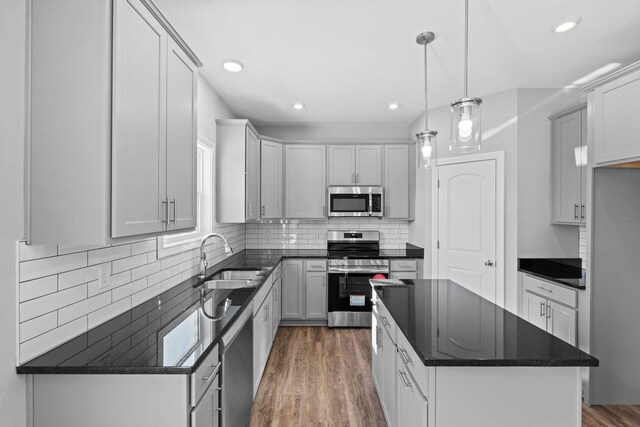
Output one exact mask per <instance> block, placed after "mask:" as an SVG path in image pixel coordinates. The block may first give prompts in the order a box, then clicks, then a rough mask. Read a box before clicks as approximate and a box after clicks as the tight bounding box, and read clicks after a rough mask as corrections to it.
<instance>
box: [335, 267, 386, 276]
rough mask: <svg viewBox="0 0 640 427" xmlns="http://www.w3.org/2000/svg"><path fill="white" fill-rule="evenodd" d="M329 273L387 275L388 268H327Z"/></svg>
mask: <svg viewBox="0 0 640 427" xmlns="http://www.w3.org/2000/svg"><path fill="white" fill-rule="evenodd" d="M328 271H329V273H373V274H376V273H386V274H389V269H388V268H343V267H329V268H328Z"/></svg>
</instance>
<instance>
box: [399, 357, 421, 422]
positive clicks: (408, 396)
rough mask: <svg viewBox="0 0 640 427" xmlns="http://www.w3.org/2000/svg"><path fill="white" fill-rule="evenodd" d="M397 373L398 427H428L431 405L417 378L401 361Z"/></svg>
mask: <svg viewBox="0 0 640 427" xmlns="http://www.w3.org/2000/svg"><path fill="white" fill-rule="evenodd" d="M396 373H397V374H396V375H397V378H396V380H397V381H396V383H397V392H398V401H397V403H398V405H397V416H398V426H402V427H427V425H428V423H429V419H428V411H429V405H428V403H427V400H426V399H425V398H424V397H423V396H422V394H421V393H420V390H419V389H418V385H417V382H416V380H415V378H413V377H412V376H411V373H410V371H409V370H408V369H407V368H406V366H404V364H403V363H402V362H401V361H399V362H398V369H397V370H396Z"/></svg>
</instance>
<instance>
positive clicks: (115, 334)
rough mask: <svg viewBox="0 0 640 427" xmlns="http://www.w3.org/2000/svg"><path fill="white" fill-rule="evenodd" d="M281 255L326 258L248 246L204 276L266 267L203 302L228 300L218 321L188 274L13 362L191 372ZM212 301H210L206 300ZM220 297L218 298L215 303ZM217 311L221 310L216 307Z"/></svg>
mask: <svg viewBox="0 0 640 427" xmlns="http://www.w3.org/2000/svg"><path fill="white" fill-rule="evenodd" d="M421 257H422V249H420V248H417V247H411V246H410V245H408V247H407V249H406V250H405V249H395V250H384V251H381V254H380V258H421ZM283 258H327V251H326V249H325V250H279V249H248V250H244V251H241V252H238V253H237V254H235V255H233V256H231V257H229V258H227V259H225V260H224V261H222V262H220V263H218V264H216V265H213V266H211V267H210V268H209V269H208V270H207V276H208V277H209V276H213V275H215V274H217V273H218V272H219V271H221V270H225V269H238V270H243V269H257V270H260V269H264V273H265V275H264V276H263V277H262V278H261V281H260V282H259V284H258V285H257V286H256V287H254V288H246V289H236V290H233V291H229V290H227V291H215V292H211V293H210V294H208V297H207V304H212V305H215V306H216V307H219V306H220V305H221V304H222V302H223V301H224V298H226V297H228V298H230V299H231V301H232V305H231V307H230V308H229V311H228V313H227V315H226V316H225V317H224V318H223V319H222V320H220V321H217V322H211V321H209V320H207V319H206V318H205V317H204V316H203V315H202V313H201V312H200V310H199V306H200V305H199V298H200V293H199V292H200V291H199V288H198V285H199V283H200V282H201V281H200V280H198V278H197V277H195V276H194V277H192V278H190V279H188V280H186V281H184V282H182V283H180V284H179V285H177V286H174V287H173V288H171V289H169V290H167V291H165V292H163V293H162V294H160V295H158V296H157V297H154V298H152V299H150V300H148V301H146V302H144V303H142V304H140V305H138V306H136V307H134V308H132V309H131V310H129V311H127V312H125V313H123V314H121V315H119V316H117V317H116V318H114V319H111V320H109V321H107V322H105V323H103V324H101V325H99V326H96V327H95V328H93V329H91V330H89V331H88V332H86V333H84V334H82V335H80V336H78V337H76V338H73V339H71V340H70V341H68V342H66V343H64V344H62V345H60V346H58V347H56V348H54V349H53V350H50V351H48V352H47V353H45V354H43V355H41V356H39V357H37V358H35V359H33V360H31V361H29V362H26V363H24V364H23V365H20V366H18V367H17V372H18V373H19V374H190V373H191V372H193V370H194V369H196V368H197V367H198V366H199V365H200V363H201V362H202V360H204V358H205V357H206V355H207V354H208V353H209V351H210V350H211V349H212V348H213V345H214V344H216V343H218V342H219V341H220V339H221V337H222V335H223V334H224V333H225V332H226V331H227V329H229V326H230V325H231V324H232V323H233V322H234V321H235V320H236V319H237V318H238V317H239V316H240V314H242V312H243V311H244V310H245V309H246V307H247V306H248V305H249V302H250V301H251V300H252V298H253V297H254V295H255V294H256V293H257V292H258V291H259V289H260V288H261V287H262V286H263V285H264V282H265V281H266V280H265V279H266V277H268V276H269V275H270V274H271V272H272V270H273V268H275V266H276V265H277V264H278V263H279V262H280V261H281V260H282V259H283ZM209 301H210V302H209ZM218 302H219V303H218ZM218 314H220V313H219V312H218Z"/></svg>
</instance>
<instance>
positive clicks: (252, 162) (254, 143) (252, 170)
mask: <svg viewBox="0 0 640 427" xmlns="http://www.w3.org/2000/svg"><path fill="white" fill-rule="evenodd" d="M246 132H247V137H246V144H247V148H246V149H247V160H246V184H245V185H246V188H245V191H246V193H245V194H246V199H245V219H246V220H247V221H254V220H256V219H258V209H259V201H258V200H259V191H260V190H259V187H260V186H259V182H260V139H259V138H258V135H257V134H256V133H255V132H254V131H253V130H252V129H251V128H250V127H249V126H247V128H246Z"/></svg>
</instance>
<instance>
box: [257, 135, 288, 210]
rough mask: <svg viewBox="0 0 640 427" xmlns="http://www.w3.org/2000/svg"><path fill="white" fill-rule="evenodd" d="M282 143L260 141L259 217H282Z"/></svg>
mask: <svg viewBox="0 0 640 427" xmlns="http://www.w3.org/2000/svg"><path fill="white" fill-rule="evenodd" d="M282 163H283V158H282V144H280V143H278V142H271V141H262V153H261V156H260V173H261V175H262V179H261V181H260V187H261V190H260V194H261V196H260V199H261V201H260V204H261V212H260V217H261V218H265V219H272V218H282V173H283V168H282Z"/></svg>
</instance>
